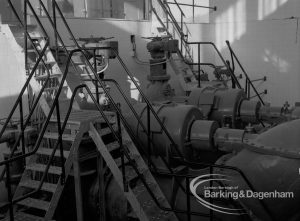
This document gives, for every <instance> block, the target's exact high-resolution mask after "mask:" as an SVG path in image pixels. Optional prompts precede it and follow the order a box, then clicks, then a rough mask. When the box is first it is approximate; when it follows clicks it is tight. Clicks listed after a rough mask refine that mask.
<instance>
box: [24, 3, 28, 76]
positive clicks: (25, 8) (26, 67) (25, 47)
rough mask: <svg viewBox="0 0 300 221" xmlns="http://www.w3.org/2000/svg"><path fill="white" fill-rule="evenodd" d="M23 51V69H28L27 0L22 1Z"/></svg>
mask: <svg viewBox="0 0 300 221" xmlns="http://www.w3.org/2000/svg"><path fill="white" fill-rule="evenodd" d="M23 10H24V49H25V50H24V52H25V71H26V75H27V71H28V53H27V49H28V45H27V0H25V1H24V9H23Z"/></svg>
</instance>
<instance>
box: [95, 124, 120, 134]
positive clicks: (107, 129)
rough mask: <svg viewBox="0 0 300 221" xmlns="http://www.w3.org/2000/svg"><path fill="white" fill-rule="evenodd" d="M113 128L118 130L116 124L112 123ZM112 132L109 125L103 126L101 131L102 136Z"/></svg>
mask: <svg viewBox="0 0 300 221" xmlns="http://www.w3.org/2000/svg"><path fill="white" fill-rule="evenodd" d="M112 128H113V130H114V131H116V130H117V128H116V125H112ZM111 133H112V131H111V129H110V128H109V127H106V128H101V129H100V132H99V134H100V136H104V135H107V134H111Z"/></svg>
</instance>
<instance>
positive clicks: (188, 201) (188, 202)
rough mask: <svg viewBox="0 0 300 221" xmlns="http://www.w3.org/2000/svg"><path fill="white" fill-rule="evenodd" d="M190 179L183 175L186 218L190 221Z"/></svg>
mask: <svg viewBox="0 0 300 221" xmlns="http://www.w3.org/2000/svg"><path fill="white" fill-rule="evenodd" d="M189 184H190V179H189V177H188V176H186V177H185V189H186V207H187V220H188V221H191V218H192V217H191V199H190V198H191V197H190V185H189Z"/></svg>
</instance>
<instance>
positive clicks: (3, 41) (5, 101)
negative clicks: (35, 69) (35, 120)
mask: <svg viewBox="0 0 300 221" xmlns="http://www.w3.org/2000/svg"><path fill="white" fill-rule="evenodd" d="M0 48H1V50H0V61H1V65H0V79H1V80H0V119H1V122H4V120H5V119H6V118H7V116H8V114H9V113H10V111H11V108H12V106H13V105H14V103H15V101H16V99H17V96H18V95H19V92H20V91H21V88H22V86H23V85H24V83H25V80H26V76H25V70H24V59H23V56H21V57H20V56H17V55H18V53H21V52H20V51H19V52H17V50H18V46H17V45H16V42H15V41H14V39H13V37H12V35H11V33H10V31H9V28H8V26H7V25H1V24H0ZM23 101H24V102H23V104H24V107H23V108H24V111H25V114H24V115H26V113H28V105H27V103H28V101H27V95H26V94H25V96H24V97H23ZM18 119H19V109H18V108H17V110H16V113H15V114H14V115H13V120H18ZM1 128H2V127H1V125H0V129H1ZM4 146H5V145H4V144H0V160H1V159H2V154H1V153H2V151H3V147H4Z"/></svg>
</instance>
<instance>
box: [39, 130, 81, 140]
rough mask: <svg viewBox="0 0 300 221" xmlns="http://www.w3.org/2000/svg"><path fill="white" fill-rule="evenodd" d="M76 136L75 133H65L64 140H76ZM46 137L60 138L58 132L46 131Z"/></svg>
mask: <svg viewBox="0 0 300 221" xmlns="http://www.w3.org/2000/svg"><path fill="white" fill-rule="evenodd" d="M75 137H76V135H73V134H63V136H62V140H64V141H74V140H75ZM44 138H47V139H53V140H57V139H58V133H53V132H46V133H45V134H44Z"/></svg>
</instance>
